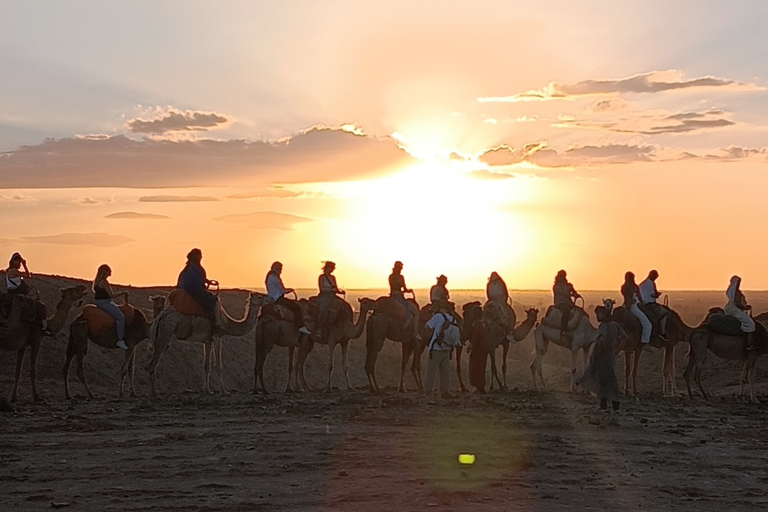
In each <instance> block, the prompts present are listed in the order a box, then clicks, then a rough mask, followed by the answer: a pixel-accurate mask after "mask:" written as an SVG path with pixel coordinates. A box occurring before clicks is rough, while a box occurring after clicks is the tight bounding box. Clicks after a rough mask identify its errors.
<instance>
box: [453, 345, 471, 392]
mask: <svg viewBox="0 0 768 512" xmlns="http://www.w3.org/2000/svg"><path fill="white" fill-rule="evenodd" d="M462 352H463V347H462V346H461V345H459V346H458V347H456V375H457V376H458V378H459V389H460V390H461V392H462V393H469V390H468V389H467V387H466V386H465V385H464V380H463V379H462V378H461V353H462Z"/></svg>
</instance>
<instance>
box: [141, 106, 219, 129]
mask: <svg viewBox="0 0 768 512" xmlns="http://www.w3.org/2000/svg"><path fill="white" fill-rule="evenodd" d="M229 121H230V119H229V118H227V117H226V116H224V115H222V114H217V113H215V112H193V111H190V110H187V111H184V112H182V111H179V110H175V109H170V110H169V111H167V112H163V113H161V114H160V115H159V116H158V117H156V118H155V119H152V120H144V119H138V118H137V119H131V120H130V121H128V123H127V125H128V127H129V128H130V129H131V131H132V132H134V133H149V134H155V135H161V134H164V133H169V132H189V131H207V130H209V129H211V128H216V127H218V126H222V125H225V124H227V123H228V122H229Z"/></svg>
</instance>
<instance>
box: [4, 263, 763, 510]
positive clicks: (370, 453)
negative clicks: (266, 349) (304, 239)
mask: <svg viewBox="0 0 768 512" xmlns="http://www.w3.org/2000/svg"><path fill="white" fill-rule="evenodd" d="M74 282H75V281H73V280H66V279H54V278H50V279H49V283H50V290H49V291H48V292H46V293H47V294H48V295H47V296H45V295H44V297H43V298H44V300H45V301H46V303H48V304H55V293H54V292H55V291H56V287H57V286H60V285H61V286H63V285H68V284H71V283H74ZM157 292H158V290H153V289H140V290H139V289H133V290H131V300H132V302H133V303H134V304H135V305H141V304H146V307H147V308H149V303H148V302H146V300H147V299H146V298H147V297H148V296H149V295H150V294H153V293H157ZM536 293H537V292H527V294H524V293H520V294H516V306H522V305H537V301H541V302H542V304H545V303H546V302H545V301H546V295H545V294H538V295H536ZM468 295H469V294H468ZM599 295H601V294H595V297H594V298H593V300H598V299H599ZM753 295H755V294H752V295H750V294H748V298H750V299H751V300H752V301H753V302H755V299H753V298H752V297H753ZM765 296H766V297H768V294H765ZM244 297H245V294H244V292H230V293H227V294H224V295H223V298H224V303H225V305H226V306H227V307H228V309H229V310H230V311H232V312H233V314H234V315H235V316H239V312H241V311H242V304H243V299H244ZM718 297H719V294H712V296H711V297H710V296H709V295H707V292H703V293H698V294H693V295H690V296H689V297H687V300H684V301H681V302H680V303H678V304H676V306H677V307H676V309H678V310H681V312H682V314H683V317H684V319H686V321H688V322H690V323H692V324H693V323H696V319H697V318H700V317H701V316H703V311H704V310H705V309H706V307H709V306H710V305H717V304H719V302H721V301H720V300H719V298H718ZM465 298H469V297H465ZM756 298H757V299H758V300H763V299H764V298H765V297H764V296H763V295H760V296H759V297H756ZM517 301H519V302H517ZM715 301H717V302H715ZM588 302H589V299H588ZM517 309H518V315H521V314H522V313H521V307H517ZM756 309H757V311H762V310H764V309H766V308H762V309H758V308H756ZM699 315H700V316H699ZM65 347H66V333H65V332H62V333H59V334H58V335H57V336H56V338H55V339H51V340H47V341H46V343H45V345H44V348H43V352H42V355H41V358H40V361H39V363H38V370H39V372H40V378H39V384H40V389H41V391H42V393H43V395H44V396H45V397H46V398H47V403H45V404H33V403H31V401H30V391H29V382H28V373H27V368H26V365H25V370H24V376H23V380H22V385H21V393H20V403H19V404H17V405H16V406H15V408H13V410H6V409H11V408H10V407H7V404H3V403H0V409H3V412H0V496H2V497H1V498H0V509H2V510H39V509H45V510H49V509H51V508H59V507H60V508H65V509H67V510H206V511H214V510H234V511H239V510H242V511H246V510H423V509H426V508H430V509H435V510H476V509H478V508H480V509H483V510H589V509H595V510H597V509H600V510H628V509H633V510H636V509H645V510H672V509H677V510H680V509H682V510H705V511H707V510H712V511H714V510H721V509H723V508H725V507H732V508H735V509H737V510H763V509H765V507H766V506H768V448H767V447H766V439H768V434H766V431H765V425H766V424H768V407H766V405H764V404H762V403H761V404H749V403H747V401H746V400H745V399H744V398H743V397H738V396H736V395H735V393H736V392H737V391H738V378H739V368H740V367H739V365H738V364H734V363H727V362H723V361H719V360H717V359H716V358H714V357H710V361H709V362H708V366H707V372H706V374H705V375H706V376H705V382H706V384H707V386H708V388H709V390H710V391H712V392H713V394H714V395H715V397H714V398H713V399H712V400H711V401H709V402H705V401H703V400H702V399H701V398H698V397H697V398H696V399H694V400H690V399H688V398H687V397H685V398H682V397H681V398H672V399H663V398H662V397H661V396H660V391H661V378H660V371H659V368H660V357H661V355H660V354H651V355H649V356H644V357H643V360H642V361H641V366H640V385H639V390H640V397H639V398H638V399H625V400H624V401H623V403H622V410H621V412H620V413H618V414H615V415H606V414H602V413H599V412H598V411H597V407H596V405H597V403H596V399H594V398H591V397H588V396H586V395H583V394H575V395H571V394H568V393H566V392H565V390H566V389H567V383H568V380H569V376H568V369H567V364H568V360H569V357H568V354H567V352H566V351H565V350H562V349H559V348H558V347H553V348H552V349H551V350H550V353H549V354H548V355H547V358H546V359H545V361H546V364H545V366H544V373H545V376H546V378H547V382H548V384H549V389H550V390H549V391H546V392H541V393H534V392H532V391H530V387H531V385H530V373H529V371H528V365H529V364H530V361H531V359H532V355H531V348H532V340H531V339H527V340H524V341H523V342H521V343H519V344H518V345H517V346H515V347H513V349H512V351H511V352H510V356H509V358H508V360H509V365H510V369H509V374H508V383H509V385H510V388H511V389H512V391H510V392H508V393H501V392H494V393H489V394H487V395H485V396H483V395H473V394H465V395H459V396H457V398H454V399H449V400H441V399H436V398H431V397H426V396H421V395H419V394H417V393H415V392H409V393H405V394H399V393H397V392H396V391H395V390H394V386H395V385H396V383H397V377H398V369H399V346H397V345H395V344H393V343H391V342H387V343H386V344H385V348H384V350H383V351H382V354H381V357H380V359H379V366H378V375H379V382H380V384H382V385H386V386H388V387H387V389H385V391H384V392H383V393H382V394H381V395H378V396H374V395H371V394H369V393H368V392H367V391H366V390H365V388H364V384H365V376H364V373H363V369H362V361H363V358H364V343H363V342H362V340H356V341H353V342H352V345H351V349H350V378H351V380H352V384H353V386H355V387H356V389H354V390H351V391H349V390H334V391H332V392H323V391H312V392H309V393H289V394H284V393H282V391H281V390H282V388H283V387H284V386H285V381H286V361H285V360H286V351H285V350H284V349H279V348H278V349H275V350H274V352H273V353H272V354H271V355H270V357H269V359H268V361H267V365H266V366H267V385H268V386H269V387H270V389H272V390H273V391H276V392H275V393H272V394H270V395H268V396H252V395H251V394H250V390H251V386H252V375H253V374H252V365H253V357H254V356H253V339H252V337H249V336H246V337H243V338H227V339H226V340H225V345H224V348H225V350H224V363H225V367H224V373H223V376H224V382H225V384H226V387H227V388H228V389H230V390H231V391H232V394H231V395H213V396H206V395H201V394H200V393H199V392H198V391H197V390H199V389H200V386H201V383H202V355H201V352H202V350H201V347H200V346H199V345H192V344H186V343H175V344H174V345H172V346H171V348H170V349H169V351H168V352H167V353H166V355H165V356H164V358H163V360H162V361H161V363H160V367H159V369H158V372H159V373H158V378H159V384H160V391H161V392H162V393H163V394H164V396H163V398H161V399H159V400H150V399H148V398H146V395H147V394H148V376H147V374H146V371H145V370H144V367H145V365H146V363H147V361H148V360H149V356H150V348H149V347H148V346H147V345H146V344H144V345H142V347H141V348H140V351H139V354H138V360H137V362H138V365H137V366H138V370H137V375H136V377H137V387H138V391H139V393H140V396H139V398H135V399H125V400H117V399H116V398H115V397H116V394H117V372H118V370H119V367H120V362H121V357H122V353H120V352H118V351H117V350H106V349H102V348H99V347H96V346H91V349H90V352H89V354H88V358H87V359H86V375H87V377H88V379H89V382H90V383H91V385H92V387H93V388H94V391H95V392H96V393H97V395H98V397H97V399H95V400H92V401H86V400H84V394H85V393H84V390H83V388H82V386H81V385H80V384H79V383H78V382H77V379H76V377H75V375H74V373H73V374H72V375H71V376H70V379H71V387H72V392H73V393H74V394H75V395H76V399H75V400H72V401H65V400H64V399H63V387H62V381H61V379H62V378H61V366H62V364H63V358H64V350H65ZM686 350H687V349H686V348H685V347H681V349H680V350H678V353H677V368H678V375H681V374H682V369H683V368H684V355H685V352H686ZM0 357H1V358H2V359H0V396H5V397H7V396H9V395H10V388H11V384H12V372H13V360H14V357H13V354H12V353H0ZM423 363H424V364H426V361H423ZM340 366H341V365H340V361H339V354H338V352H337V354H336V372H335V381H334V382H335V384H336V386H339V385H341V384H342V382H343V380H342V375H341V367H340ZM764 366H765V361H761V362H760V363H758V373H757V379H758V383H759V386H758V391H759V393H760V395H759V396H760V398H761V399H762V401H763V402H768V396H766V394H767V393H766V392H767V391H768V388H766V380H768V378H767V377H766V374H765V369H764V368H763V367H764ZM325 375H326V352H325V350H324V349H323V348H322V347H321V348H320V349H318V348H316V349H315V350H314V352H313V353H312V354H311V356H310V358H309V360H308V363H307V379H308V381H309V384H310V385H311V386H312V387H314V388H322V387H323V385H324V384H325ZM451 378H452V385H453V386H454V387H455V388H456V387H457V380H456V377H455V375H452V377H451ZM465 378H466V374H465ZM620 378H621V376H620ZM216 382H217V381H216V380H214V383H216ZM406 384H408V385H409V386H410V387H411V388H412V387H413V384H412V380H411V379H410V376H408V378H407V379H406ZM678 386H680V387H681V390H683V389H684V383H683V382H682V378H681V377H678ZM214 387H215V386H214ZM278 391H279V392H278ZM141 395H143V396H141ZM460 453H470V454H474V455H475V456H476V460H475V463H474V464H473V465H464V466H462V465H460V464H459V463H458V461H457V456H458V455H459V454H460Z"/></svg>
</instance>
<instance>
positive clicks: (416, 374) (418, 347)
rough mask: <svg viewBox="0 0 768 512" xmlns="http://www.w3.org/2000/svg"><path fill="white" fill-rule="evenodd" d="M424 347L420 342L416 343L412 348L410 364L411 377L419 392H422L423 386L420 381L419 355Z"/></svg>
mask: <svg viewBox="0 0 768 512" xmlns="http://www.w3.org/2000/svg"><path fill="white" fill-rule="evenodd" d="M424 348H425V345H424V344H422V343H421V342H418V341H417V342H416V344H415V345H414V347H413V363H411V375H413V379H414V380H415V381H416V387H417V388H418V390H419V392H423V391H424V384H423V382H422V380H421V354H422V352H423V351H424Z"/></svg>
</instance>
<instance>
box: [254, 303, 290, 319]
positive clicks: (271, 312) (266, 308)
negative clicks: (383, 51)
mask: <svg viewBox="0 0 768 512" xmlns="http://www.w3.org/2000/svg"><path fill="white" fill-rule="evenodd" d="M265 316H271V317H272V318H276V319H277V320H285V321H287V322H293V311H291V310H290V309H288V308H287V307H285V306H282V305H280V304H274V303H272V304H264V305H263V306H262V307H261V314H260V315H259V317H265Z"/></svg>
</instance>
